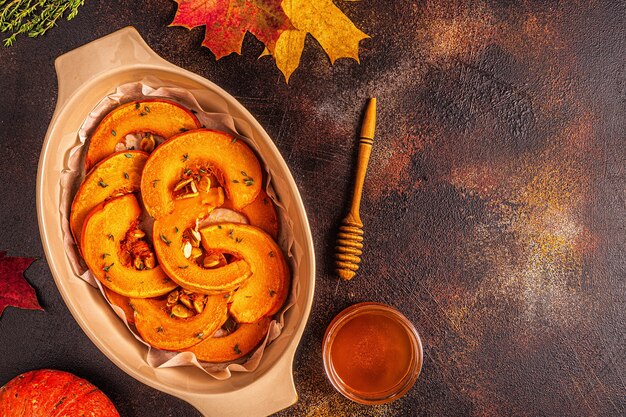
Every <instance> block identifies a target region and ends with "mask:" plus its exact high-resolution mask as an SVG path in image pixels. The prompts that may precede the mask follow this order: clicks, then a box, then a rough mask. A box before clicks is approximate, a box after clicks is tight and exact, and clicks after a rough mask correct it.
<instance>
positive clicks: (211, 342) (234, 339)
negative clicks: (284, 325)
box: [187, 317, 272, 362]
mask: <svg viewBox="0 0 626 417" xmlns="http://www.w3.org/2000/svg"><path fill="white" fill-rule="evenodd" d="M271 322H272V319H271V318H270V317H263V318H262V319H261V320H259V321H258V322H256V323H242V324H240V325H239V326H238V327H237V328H236V329H235V330H234V331H233V332H232V333H229V334H227V335H226V336H223V337H209V338H207V339H205V340H203V341H202V342H200V343H198V344H197V345H194V346H192V347H190V348H189V349H187V350H188V351H189V352H193V353H194V354H195V355H196V358H198V360H200V361H203V362H230V361H234V360H236V359H239V358H241V357H243V356H246V355H247V354H249V353H250V352H252V350H254V348H256V347H257V346H258V345H259V344H260V343H261V341H262V340H263V339H264V338H265V335H267V330H268V329H269V327H270V323H271Z"/></svg>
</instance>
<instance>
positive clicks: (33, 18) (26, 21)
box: [0, 0, 85, 46]
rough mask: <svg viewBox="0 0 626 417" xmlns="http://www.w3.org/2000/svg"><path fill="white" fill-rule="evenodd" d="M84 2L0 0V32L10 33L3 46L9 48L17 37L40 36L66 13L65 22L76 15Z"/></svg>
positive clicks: (82, 0) (70, 0)
mask: <svg viewBox="0 0 626 417" xmlns="http://www.w3.org/2000/svg"><path fill="white" fill-rule="evenodd" d="M83 4H85V0H0V32H2V33H7V32H8V33H10V34H11V35H10V36H9V37H7V38H6V39H4V41H3V43H4V46H11V45H13V43H14V42H15V38H16V37H17V36H18V35H22V34H25V35H27V36H29V37H31V38H34V37H37V36H41V35H43V34H44V33H46V32H47V31H48V30H49V29H50V28H52V27H53V26H55V24H56V21H57V20H59V19H60V18H61V17H63V15H64V14H66V13H67V17H66V19H67V20H72V19H73V18H74V17H76V15H77V14H78V8H79V7H80V6H82V5H83Z"/></svg>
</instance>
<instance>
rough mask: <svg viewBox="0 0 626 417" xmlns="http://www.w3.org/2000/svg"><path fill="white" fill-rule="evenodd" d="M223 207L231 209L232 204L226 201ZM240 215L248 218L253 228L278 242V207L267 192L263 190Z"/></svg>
mask: <svg viewBox="0 0 626 417" xmlns="http://www.w3.org/2000/svg"><path fill="white" fill-rule="evenodd" d="M223 207H224V208H228V209H230V208H232V203H231V202H230V201H229V200H226V201H225V202H224V206H223ZM240 213H241V214H243V215H244V216H246V218H247V219H248V221H249V222H250V224H251V225H252V226H256V227H259V228H261V229H263V231H264V232H266V233H267V234H269V235H270V236H271V237H272V239H274V240H278V230H279V223H278V214H277V213H276V206H275V205H274V202H273V201H272V199H271V198H269V196H268V195H267V194H266V193H265V191H263V190H261V191H260V192H259V195H258V196H257V198H256V199H255V200H254V201H253V202H252V203H250V204H248V205H247V206H245V207H244V208H242V209H241V210H240Z"/></svg>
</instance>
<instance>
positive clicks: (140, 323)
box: [130, 295, 228, 350]
mask: <svg viewBox="0 0 626 417" xmlns="http://www.w3.org/2000/svg"><path fill="white" fill-rule="evenodd" d="M205 297H206V301H205V303H204V308H203V310H202V311H201V312H200V313H198V314H195V315H192V316H190V317H188V318H181V317H176V316H175V315H174V314H173V313H172V312H171V311H170V308H168V303H167V299H162V300H161V299H154V298H149V299H131V301H130V303H131V306H132V308H133V310H134V311H135V326H136V327H137V331H138V332H139V334H140V335H141V337H142V338H143V340H144V341H145V342H146V343H148V344H150V346H153V347H155V348H158V349H164V350H183V349H186V348H188V347H190V346H193V345H195V344H198V343H200V342H201V341H202V340H204V339H206V338H208V337H210V336H211V335H213V334H214V333H215V332H216V331H217V330H218V329H219V328H220V327H222V324H224V322H225V321H226V319H227V318H228V308H227V300H226V298H224V296H222V295H209V296H205ZM174 307H176V305H175V306H174Z"/></svg>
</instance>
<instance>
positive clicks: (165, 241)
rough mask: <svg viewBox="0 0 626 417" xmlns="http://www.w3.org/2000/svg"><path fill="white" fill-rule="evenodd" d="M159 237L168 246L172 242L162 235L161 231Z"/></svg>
mask: <svg viewBox="0 0 626 417" xmlns="http://www.w3.org/2000/svg"><path fill="white" fill-rule="evenodd" d="M159 237H160V238H161V240H162V241H163V242H164V243H165V244H166V245H167V246H169V245H170V244H171V243H172V241H170V240H169V239H168V238H167V237H165V235H164V234H163V233H161V234H160V235H159Z"/></svg>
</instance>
